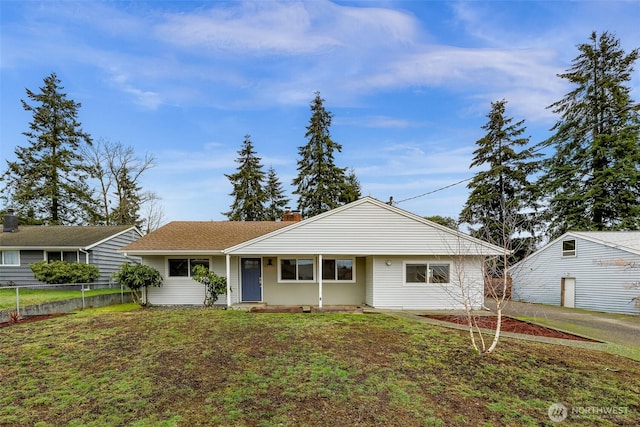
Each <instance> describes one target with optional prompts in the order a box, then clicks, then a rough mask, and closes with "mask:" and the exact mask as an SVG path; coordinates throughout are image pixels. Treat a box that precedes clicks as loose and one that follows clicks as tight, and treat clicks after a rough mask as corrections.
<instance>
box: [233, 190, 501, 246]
mask: <svg viewBox="0 0 640 427" xmlns="http://www.w3.org/2000/svg"><path fill="white" fill-rule="evenodd" d="M224 252H225V253H232V254H248V253H256V254H260V253H272V254H316V253H325V254H333V255H339V254H351V255H394V254H395V255H417V256H421V255H451V254H456V255H500V254H502V253H503V250H502V248H500V247H498V246H495V245H491V244H490V243H487V242H484V241H482V240H479V239H476V238H473V237H471V236H469V235H467V234H465V233H462V232H460V231H457V230H453V229H451V228H448V227H445V226H443V225H440V224H436V223H434V222H432V221H429V220H427V219H425V218H423V217H421V216H418V215H415V214H413V213H411V212H408V211H405V210H403V209H400V208H397V207H395V206H391V205H389V204H387V203H384V202H381V201H380V200H377V199H374V198H372V197H363V198H361V199H359V200H356V201H355V202H351V203H349V204H346V205H343V206H340V207H338V208H336V209H333V210H330V211H327V212H324V213H322V214H320V215H316V216H314V217H311V218H309V219H306V220H304V221H301V222H297V223H295V224H294V225H292V226H291V227H287V228H285V229H282V230H276V231H273V232H271V233H269V234H266V235H264V236H260V237H257V238H255V239H253V240H251V241H247V242H244V243H241V244H239V245H236V246H233V247H230V248H228V249H226V250H225V251H224Z"/></svg>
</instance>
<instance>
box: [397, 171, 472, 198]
mask: <svg viewBox="0 0 640 427" xmlns="http://www.w3.org/2000/svg"><path fill="white" fill-rule="evenodd" d="M472 179H473V177H471V178H465V179H462V180H460V181H458V182H454V183H453V184H449V185H445V186H444V187H440V188H437V189H435V190H431V191H427V192H426V193H422V194H418V195H417V196H413V197H409V198H408V199H402V200H398V201H394V202H393V203H394V204H397V203H402V202H406V201H408V200H413V199H417V198H419V197H424V196H428V195H429V194H433V193H437V192H438V191H442V190H446V189H447V188H451V187H455V186H456V185H460V184H462V183H463V182H467V181H471V180H472Z"/></svg>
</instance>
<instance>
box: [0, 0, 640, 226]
mask: <svg viewBox="0 0 640 427" xmlns="http://www.w3.org/2000/svg"><path fill="white" fill-rule="evenodd" d="M639 22H640V2H638V1H627V2H622V1H575V2H562V1H539V2H535V1H519V2H515V1H514V2H507V1H493V2H475V1H474V2H436V1H333V2H332V1H325V0H313V1H308V2H304V1H302V2H299V1H275V0H273V1H261V2H258V1H248V2H231V1H224V2H223V1H174V2H170V1H148V2H144V1H135V2H123V1H109V2H97V1H82V2H72V1H45V2H37V1H7V0H0V101H1V104H0V119H1V124H0V158H1V159H2V162H1V166H0V167H1V169H2V170H5V169H6V163H5V161H4V160H5V159H9V160H12V159H13V158H14V157H13V156H14V154H13V152H14V149H15V147H16V146H17V145H23V146H24V145H27V140H26V138H25V137H24V136H23V135H22V132H24V131H26V130H27V128H28V123H29V122H30V120H31V117H30V115H29V114H28V113H27V112H25V111H24V110H23V109H22V106H21V103H20V100H21V99H26V94H25V88H29V89H31V90H34V91H37V90H38V88H39V87H41V86H42V80H43V78H44V77H46V76H47V75H49V74H50V73H51V72H56V73H57V75H58V77H59V78H60V80H61V81H62V85H63V86H64V90H65V92H66V93H67V95H68V97H69V98H71V99H73V100H75V101H76V102H80V103H81V104H82V107H81V109H80V112H79V120H80V121H81V122H82V125H83V129H84V130H85V131H86V132H89V133H90V134H91V135H92V137H93V138H94V139H106V140H109V141H111V142H120V143H122V144H124V145H127V146H132V147H134V148H135V150H136V151H137V152H138V153H139V154H141V155H143V154H144V153H145V152H150V153H153V154H154V155H155V156H156V158H157V166H156V167H155V168H154V169H152V170H150V171H148V172H147V173H146V175H145V176H144V178H143V181H142V184H143V186H144V188H145V189H147V190H152V191H155V192H156V193H157V194H158V195H159V196H160V197H161V198H162V201H161V204H162V206H163V209H164V211H165V214H166V220H168V221H170V220H223V219H226V218H225V217H224V216H223V215H222V214H221V212H225V211H227V210H228V209H229V206H230V205H231V203H232V198H231V196H229V193H230V192H231V184H230V183H229V181H228V179H227V178H226V177H225V176H224V174H225V173H226V174H229V173H233V172H235V170H236V166H237V164H236V163H235V162H234V160H235V159H236V158H237V151H238V150H239V149H240V146H241V144H242V141H243V139H244V135H246V134H250V135H251V140H252V141H253V142H254V144H255V148H256V151H257V153H258V155H259V156H260V157H261V158H262V163H263V165H264V167H265V171H266V169H268V167H269V166H273V167H274V169H275V170H276V172H277V174H278V176H279V177H280V180H281V181H282V183H283V185H284V188H285V190H286V191H287V193H288V194H289V195H290V196H291V199H292V200H291V203H290V204H291V206H292V207H293V208H295V206H296V197H295V196H293V195H291V191H292V190H293V187H292V186H291V180H292V179H293V178H294V177H295V176H296V173H297V171H296V161H297V159H298V147H299V146H301V145H304V144H305V143H306V140H305V138H304V134H305V127H306V126H307V124H308V121H309V117H310V110H309V104H310V102H311V100H312V99H313V97H314V92H315V91H320V93H321V96H322V97H323V98H324V99H325V108H326V109H327V110H329V111H330V112H331V113H333V114H334V119H333V125H332V127H331V134H332V137H333V139H334V140H335V141H336V142H339V143H341V144H342V146H343V150H342V153H340V154H338V155H337V157H336V164H337V165H338V166H342V167H349V168H353V169H354V171H355V173H356V175H357V176H358V178H359V180H360V182H361V184H362V193H363V195H370V196H372V197H375V198H378V199H380V200H384V201H386V200H388V199H389V197H390V196H393V198H394V199H395V200H396V201H401V202H400V203H399V204H398V205H397V206H398V207H400V208H403V209H406V210H409V211H411V212H414V213H416V214H419V215H424V216H428V215H443V216H452V217H457V216H458V214H459V212H460V210H461V209H462V206H463V205H464V203H465V201H466V198H467V195H468V190H467V188H466V186H465V184H460V185H456V186H452V187H450V188H447V189H445V190H442V191H437V192H434V193H432V194H429V195H426V196H422V197H415V196H418V195H421V194H424V193H428V192H432V191H434V190H437V189H439V188H442V187H445V186H447V185H450V184H453V183H455V182H458V181H461V180H463V179H465V178H468V177H471V176H472V175H473V173H474V171H473V170H469V164H470V162H471V159H472V152H473V150H474V149H475V141H477V140H478V139H479V138H481V137H482V136H483V131H482V129H481V126H482V125H483V124H484V123H485V122H486V120H487V119H486V114H487V113H488V112H489V109H490V103H491V102H492V101H495V100H499V99H503V98H504V99H506V100H507V101H508V104H507V115H508V116H511V117H513V118H514V119H516V120H520V119H525V125H526V126H527V131H526V135H527V136H529V137H530V138H531V141H532V142H538V141H541V140H543V139H545V138H546V137H548V136H549V129H550V128H551V126H552V125H553V123H554V122H555V119H556V117H555V116H554V115H553V113H552V112H551V111H550V110H548V109H546V107H547V106H548V105H549V104H551V103H552V102H554V101H556V100H558V99H560V98H561V97H562V96H563V95H564V94H565V93H567V92H568V91H569V90H570V87H569V86H567V85H566V83H565V82H563V81H562V80H561V79H559V78H558V77H556V74H558V73H561V72H563V71H564V70H566V69H567V68H568V67H569V66H570V63H571V60H572V59H574V58H575V57H576V55H577V54H578V51H577V49H576V45H577V44H579V43H584V42H587V40H588V37H589V35H590V33H591V31H594V30H595V31H598V32H599V33H600V32H602V31H609V32H612V33H614V34H615V35H616V36H617V37H619V38H620V40H621V43H622V47H623V48H624V49H625V51H626V52H629V51H630V50H631V49H634V48H636V47H640V31H639V30H638V23H639ZM638 69H640V64H636V71H635V72H634V74H633V77H632V79H633V80H632V97H633V98H634V100H636V101H638V100H639V99H640V73H639V71H638ZM405 199H410V200H405ZM403 200H404V201H403Z"/></svg>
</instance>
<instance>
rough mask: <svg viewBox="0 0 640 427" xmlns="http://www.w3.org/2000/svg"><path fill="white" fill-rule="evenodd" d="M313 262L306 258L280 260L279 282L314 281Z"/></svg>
mask: <svg viewBox="0 0 640 427" xmlns="http://www.w3.org/2000/svg"><path fill="white" fill-rule="evenodd" d="M314 264H315V263H314V261H313V259H308V258H288V259H281V260H280V280H281V281H306V282H311V281H313V280H314V279H315V274H314V270H315V268H314Z"/></svg>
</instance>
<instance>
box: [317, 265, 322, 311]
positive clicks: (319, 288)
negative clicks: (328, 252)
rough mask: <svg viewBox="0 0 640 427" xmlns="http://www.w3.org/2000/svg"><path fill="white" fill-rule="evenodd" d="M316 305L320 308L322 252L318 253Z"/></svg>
mask: <svg viewBox="0 0 640 427" xmlns="http://www.w3.org/2000/svg"><path fill="white" fill-rule="evenodd" d="M318 307H320V308H322V254H320V255H318Z"/></svg>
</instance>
